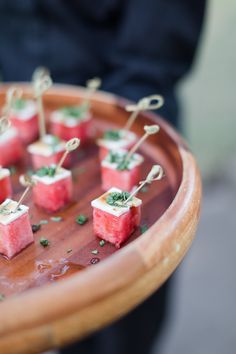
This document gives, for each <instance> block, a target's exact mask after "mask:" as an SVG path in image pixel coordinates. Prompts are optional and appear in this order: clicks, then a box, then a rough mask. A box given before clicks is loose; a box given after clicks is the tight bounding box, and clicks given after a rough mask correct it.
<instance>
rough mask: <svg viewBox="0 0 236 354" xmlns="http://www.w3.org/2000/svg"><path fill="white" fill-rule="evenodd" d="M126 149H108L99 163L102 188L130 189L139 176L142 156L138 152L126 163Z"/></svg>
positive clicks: (137, 181)
mask: <svg viewBox="0 0 236 354" xmlns="http://www.w3.org/2000/svg"><path fill="white" fill-rule="evenodd" d="M127 153H128V151H126V150H119V151H116V152H115V151H110V152H109V153H108V155H107V156H106V158H105V159H104V160H103V161H102V163H101V175H102V189H103V190H105V191H107V190H109V189H110V188H112V187H116V188H119V189H121V190H125V191H129V192H130V191H131V190H132V189H133V188H134V187H135V186H136V185H137V184H138V183H139V182H140V178H141V165H142V162H143V157H142V156H141V155H140V154H134V155H132V157H131V159H130V160H129V161H128V162H127V163H126V162H124V159H125V157H126V155H127Z"/></svg>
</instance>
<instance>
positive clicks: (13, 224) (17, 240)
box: [0, 199, 34, 259]
mask: <svg viewBox="0 0 236 354" xmlns="http://www.w3.org/2000/svg"><path fill="white" fill-rule="evenodd" d="M16 206H17V202H15V201H13V200H11V199H6V200H5V201H4V202H3V203H2V204H1V205H0V235H1V237H0V253H1V254H3V255H4V256H6V257H7V258H9V259H10V258H12V257H13V256H15V255H16V254H18V253H19V252H20V251H21V250H23V249H24V248H25V247H27V246H28V245H29V244H31V243H32V242H34V238H33V233H32V229H31V225H30V219H29V214H28V210H29V208H28V207H27V206H25V205H22V204H21V205H20V206H19V207H18V208H17V210H15V208H16Z"/></svg>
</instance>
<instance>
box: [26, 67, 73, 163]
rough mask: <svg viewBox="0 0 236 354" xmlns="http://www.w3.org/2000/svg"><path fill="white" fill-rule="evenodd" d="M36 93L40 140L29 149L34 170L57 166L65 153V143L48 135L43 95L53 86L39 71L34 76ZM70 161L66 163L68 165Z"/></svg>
mask: <svg viewBox="0 0 236 354" xmlns="http://www.w3.org/2000/svg"><path fill="white" fill-rule="evenodd" d="M34 80H35V81H34V93H35V98H36V101H37V106H38V112H39V115H38V118H39V119H38V123H39V135H40V140H38V141H36V142H35V143H33V144H30V145H29V146H28V148H27V150H28V152H29V153H30V155H31V158H32V164H33V167H34V169H39V168H40V167H42V166H49V165H51V164H57V163H58V162H59V161H60V159H61V157H62V155H63V153H64V151H65V142H64V141H62V140H60V139H59V138H58V137H56V136H54V135H50V134H46V123H45V113H44V107H43V101H42V95H43V93H44V92H46V91H47V90H48V89H49V88H50V87H51V85H52V80H51V78H50V77H49V76H48V75H46V74H44V73H43V72H41V71H39V72H37V73H36V74H35V75H34ZM68 162H69V161H65V163H67V164H68Z"/></svg>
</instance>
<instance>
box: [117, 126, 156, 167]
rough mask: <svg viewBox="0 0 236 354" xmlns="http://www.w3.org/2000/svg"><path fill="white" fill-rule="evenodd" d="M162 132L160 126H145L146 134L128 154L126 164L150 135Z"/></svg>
mask: <svg viewBox="0 0 236 354" xmlns="http://www.w3.org/2000/svg"><path fill="white" fill-rule="evenodd" d="M159 130H160V127H159V125H157V124H156V125H145V126H144V131H145V134H144V135H143V136H142V137H141V138H140V139H139V140H138V141H137V143H136V144H135V145H134V146H133V148H132V149H131V150H130V151H129V152H128V154H127V155H126V157H125V159H124V162H128V161H129V159H130V158H131V156H132V155H133V154H134V153H135V152H136V151H137V150H138V148H139V147H140V145H142V143H143V142H144V141H145V140H146V139H147V138H148V137H149V135H153V134H156V133H158V132H159Z"/></svg>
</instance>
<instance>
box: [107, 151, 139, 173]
mask: <svg viewBox="0 0 236 354" xmlns="http://www.w3.org/2000/svg"><path fill="white" fill-rule="evenodd" d="M126 156H127V154H120V153H117V152H114V151H110V152H109V154H108V156H107V157H106V161H108V162H110V163H116V164H117V167H116V169H117V170H119V171H124V170H128V169H129V164H130V162H131V160H133V159H134V156H133V155H132V156H131V157H130V159H129V160H128V161H126V160H125V159H126Z"/></svg>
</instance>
